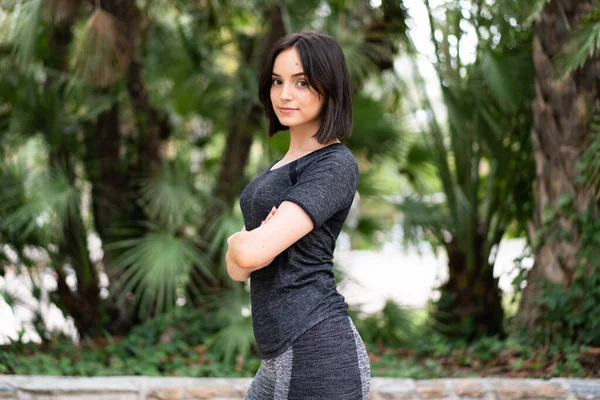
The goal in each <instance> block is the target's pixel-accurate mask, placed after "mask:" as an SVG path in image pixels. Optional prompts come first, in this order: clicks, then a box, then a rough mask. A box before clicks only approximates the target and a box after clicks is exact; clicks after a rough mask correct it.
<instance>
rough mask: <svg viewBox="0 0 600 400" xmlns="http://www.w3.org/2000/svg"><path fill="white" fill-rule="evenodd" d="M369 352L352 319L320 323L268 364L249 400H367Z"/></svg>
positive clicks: (264, 364) (263, 365)
mask: <svg viewBox="0 0 600 400" xmlns="http://www.w3.org/2000/svg"><path fill="white" fill-rule="evenodd" d="M370 379H371V377H370V366H369V359H368V357H367V351H366V349H365V346H364V344H363V342H362V339H361V338H360V336H359V334H358V332H357V331H356V328H355V327H354V324H353V323H352V320H351V319H350V317H348V316H347V315H341V316H335V317H331V318H328V319H326V320H324V321H322V322H319V323H318V324H316V325H315V326H313V327H312V328H310V329H309V330H307V331H306V332H305V333H304V334H302V335H301V336H300V337H299V338H298V339H296V340H295V341H294V343H293V344H292V346H291V347H290V348H289V349H287V350H286V351H285V352H284V353H282V354H281V355H279V356H277V357H275V358H272V359H268V360H262V362H261V365H260V368H259V369H258V372H257V373H256V376H255V377H254V380H253V381H252V384H251V385H250V388H249V389H248V393H247V394H246V400H288V399H289V400H300V399H302V400H366V399H367V395H368V393H369V386H370Z"/></svg>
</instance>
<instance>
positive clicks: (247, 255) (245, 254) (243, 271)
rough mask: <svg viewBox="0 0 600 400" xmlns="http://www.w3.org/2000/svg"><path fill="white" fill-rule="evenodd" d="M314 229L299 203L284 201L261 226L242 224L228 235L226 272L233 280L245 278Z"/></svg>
mask: <svg viewBox="0 0 600 400" xmlns="http://www.w3.org/2000/svg"><path fill="white" fill-rule="evenodd" d="M312 229H313V223H312V220H311V219H310V217H309V216H308V214H306V212H305V211H304V210H303V209H302V208H301V207H300V206H299V205H297V204H296V203H293V202H291V201H284V202H282V203H281V205H280V206H279V208H275V207H273V209H272V210H271V212H270V213H269V215H268V216H267V217H266V218H265V220H264V221H263V223H262V224H261V226H260V227H258V228H256V229H253V230H251V231H246V228H245V227H244V228H242V230H241V231H239V232H237V233H234V234H233V235H231V236H230V237H229V238H228V239H227V245H228V251H227V254H226V255H225V261H226V263H227V273H228V274H229V276H230V277H231V279H233V280H234V281H245V280H246V279H248V278H249V277H250V274H251V273H252V271H256V270H258V269H261V268H264V267H266V266H267V265H269V264H270V263H271V262H272V261H273V259H274V258H275V257H277V256H278V255H279V254H280V253H282V252H283V251H284V250H286V249H287V248H288V247H290V246H291V245H292V244H294V243H295V242H297V241H298V240H299V239H301V238H302V237H303V236H305V235H306V234H307V233H309V232H310V231H311V230H312Z"/></svg>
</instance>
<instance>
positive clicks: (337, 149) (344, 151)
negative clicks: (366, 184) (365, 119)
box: [298, 143, 358, 174]
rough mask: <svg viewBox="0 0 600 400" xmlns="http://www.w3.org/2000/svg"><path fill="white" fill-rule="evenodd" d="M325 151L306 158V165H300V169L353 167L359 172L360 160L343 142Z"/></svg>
mask: <svg viewBox="0 0 600 400" xmlns="http://www.w3.org/2000/svg"><path fill="white" fill-rule="evenodd" d="M329 147H330V148H327V149H325V151H321V152H319V154H315V157H310V158H307V159H306V160H304V161H305V162H304V163H302V164H304V165H298V167H299V169H301V170H303V169H305V168H310V169H313V168H315V169H321V168H323V169H328V168H342V169H352V170H354V171H355V172H356V173H357V174H358V162H357V161H356V157H354V154H353V153H352V151H351V150H350V149H349V148H348V147H346V146H345V145H344V144H342V143H338V144H335V145H332V146H329Z"/></svg>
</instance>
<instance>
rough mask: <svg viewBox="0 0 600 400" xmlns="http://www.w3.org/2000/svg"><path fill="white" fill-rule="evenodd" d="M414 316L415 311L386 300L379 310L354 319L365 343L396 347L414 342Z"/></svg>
mask: <svg viewBox="0 0 600 400" xmlns="http://www.w3.org/2000/svg"><path fill="white" fill-rule="evenodd" d="M414 316H415V312H413V311H411V310H407V309H403V308H401V307H399V306H398V305H397V304H396V303H394V302H393V301H392V300H387V301H386V302H385V304H384V306H383V309H381V310H380V311H378V312H376V313H374V314H372V315H369V316H367V317H365V318H364V319H361V318H354V320H355V324H356V329H357V330H358V331H359V332H360V335H361V337H362V339H363V341H365V343H368V344H372V345H377V346H386V347H391V348H398V347H407V346H410V344H411V343H413V342H414V340H415V334H416V332H417V329H416V328H417V326H416V325H415V323H414V318H415V317H414Z"/></svg>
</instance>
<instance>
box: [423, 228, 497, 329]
mask: <svg viewBox="0 0 600 400" xmlns="http://www.w3.org/2000/svg"><path fill="white" fill-rule="evenodd" d="M476 242H477V243H476V246H475V249H474V251H475V252H476V253H475V255H474V256H475V257H474V258H475V265H476V268H471V269H469V268H468V266H467V264H468V263H467V254H466V253H465V252H464V251H462V250H460V249H459V248H458V246H456V245H455V244H453V243H449V244H447V245H446V251H447V254H448V275H449V276H448V281H447V282H446V283H444V284H443V285H442V286H441V287H440V292H441V297H440V299H439V300H438V301H437V302H436V311H435V314H434V320H435V321H436V322H437V323H438V324H439V325H438V328H439V329H440V331H442V332H443V333H444V334H445V335H446V336H448V337H451V338H462V339H466V340H468V341H471V340H473V339H475V338H477V337H480V336H493V335H501V336H502V335H504V328H503V322H504V311H503V309H502V303H501V293H500V289H499V288H498V278H494V268H493V267H492V266H490V265H489V263H488V261H487V259H486V258H487V256H486V255H484V254H482V250H483V246H482V244H483V238H482V237H481V236H478V238H477V240H476Z"/></svg>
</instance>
